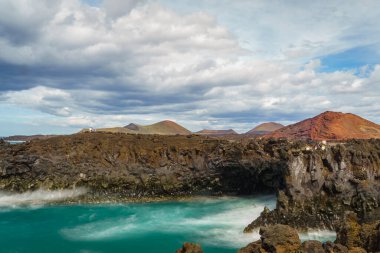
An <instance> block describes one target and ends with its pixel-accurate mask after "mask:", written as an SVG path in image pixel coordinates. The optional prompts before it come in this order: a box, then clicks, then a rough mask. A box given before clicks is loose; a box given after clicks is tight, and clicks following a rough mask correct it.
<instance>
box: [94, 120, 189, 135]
mask: <svg viewBox="0 0 380 253" xmlns="http://www.w3.org/2000/svg"><path fill="white" fill-rule="evenodd" d="M96 131H97V132H107V133H126V134H160V135H177V134H179V135H187V134H191V132H190V131H189V130H187V129H186V128H184V127H183V126H180V125H179V124H177V123H175V122H173V121H170V120H164V121H161V122H158V123H155V124H152V125H147V126H143V125H138V124H134V123H131V124H129V125H127V126H125V127H113V128H100V129H97V130H96Z"/></svg>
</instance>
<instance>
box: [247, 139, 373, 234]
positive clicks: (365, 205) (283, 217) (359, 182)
mask: <svg viewBox="0 0 380 253" xmlns="http://www.w3.org/2000/svg"><path fill="white" fill-rule="evenodd" d="M379 144H380V142H379V141H378V140H368V141H358V140H356V141H348V142H345V143H326V144H325V143H323V142H320V143H311V144H306V145H303V146H301V147H300V149H299V150H297V149H295V148H294V147H292V148H291V149H289V150H288V153H287V154H288V158H287V161H288V167H287V173H286V174H285V188H284V189H282V190H280V191H279V193H278V199H277V206H276V209H275V210H273V211H269V210H264V211H263V212H262V214H261V216H260V217H259V218H258V219H257V220H255V221H254V222H252V224H250V225H249V226H248V227H247V228H246V229H245V231H246V232H249V231H252V229H254V228H255V227H259V226H262V225H266V224H277V223H285V224H289V225H291V226H293V227H296V228H299V229H300V228H307V227H314V228H316V227H320V228H329V229H335V228H337V225H338V224H339V222H340V221H341V219H342V217H343V214H344V212H345V211H347V210H350V211H353V212H355V213H356V214H357V215H358V218H359V220H361V221H364V220H370V219H376V217H377V219H378V213H379V203H380V181H379V179H380V152H379V150H380V146H379Z"/></svg>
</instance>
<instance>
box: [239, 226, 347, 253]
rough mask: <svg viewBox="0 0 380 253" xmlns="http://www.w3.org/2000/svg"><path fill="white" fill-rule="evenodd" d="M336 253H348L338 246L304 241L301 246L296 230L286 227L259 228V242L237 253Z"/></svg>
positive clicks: (345, 249) (329, 243) (341, 246)
mask: <svg viewBox="0 0 380 253" xmlns="http://www.w3.org/2000/svg"><path fill="white" fill-rule="evenodd" d="M330 252H333V253H338V252H342V253H343V252H345V253H347V252H348V249H347V248H346V247H345V246H343V245H340V244H335V243H332V242H327V243H321V242H319V241H305V242H303V243H302V244H301V241H300V238H299V236H298V233H297V230H295V229H294V228H292V227H290V226H287V225H280V224H278V225H273V226H267V227H262V228H260V240H259V241H256V242H253V243H250V244H248V245H247V246H246V247H244V248H242V249H240V250H239V251H238V252H237V253H330Z"/></svg>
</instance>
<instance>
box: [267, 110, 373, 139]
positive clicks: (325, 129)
mask: <svg viewBox="0 0 380 253" xmlns="http://www.w3.org/2000/svg"><path fill="white" fill-rule="evenodd" d="M266 137H274V138H288V139H310V140H344V139H370V138H380V125H378V124H375V123H373V122H371V121H369V120H366V119H363V118H361V117H359V116H357V115H355V114H352V113H341V112H330V111H327V112H324V113H322V114H319V115H317V116H315V117H314V118H310V119H306V120H303V121H301V122H298V123H296V124H293V125H289V126H286V127H284V128H281V129H279V130H276V131H274V132H272V133H270V134H267V135H266Z"/></svg>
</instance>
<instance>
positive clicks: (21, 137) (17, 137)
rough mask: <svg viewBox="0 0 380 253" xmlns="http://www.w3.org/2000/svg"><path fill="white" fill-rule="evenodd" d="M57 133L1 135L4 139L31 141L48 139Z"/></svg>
mask: <svg viewBox="0 0 380 253" xmlns="http://www.w3.org/2000/svg"><path fill="white" fill-rule="evenodd" d="M56 136H58V135H42V134H37V135H12V136H8V137H3V138H2V139H3V140H5V141H31V140H34V139H49V138H52V137H56Z"/></svg>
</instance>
